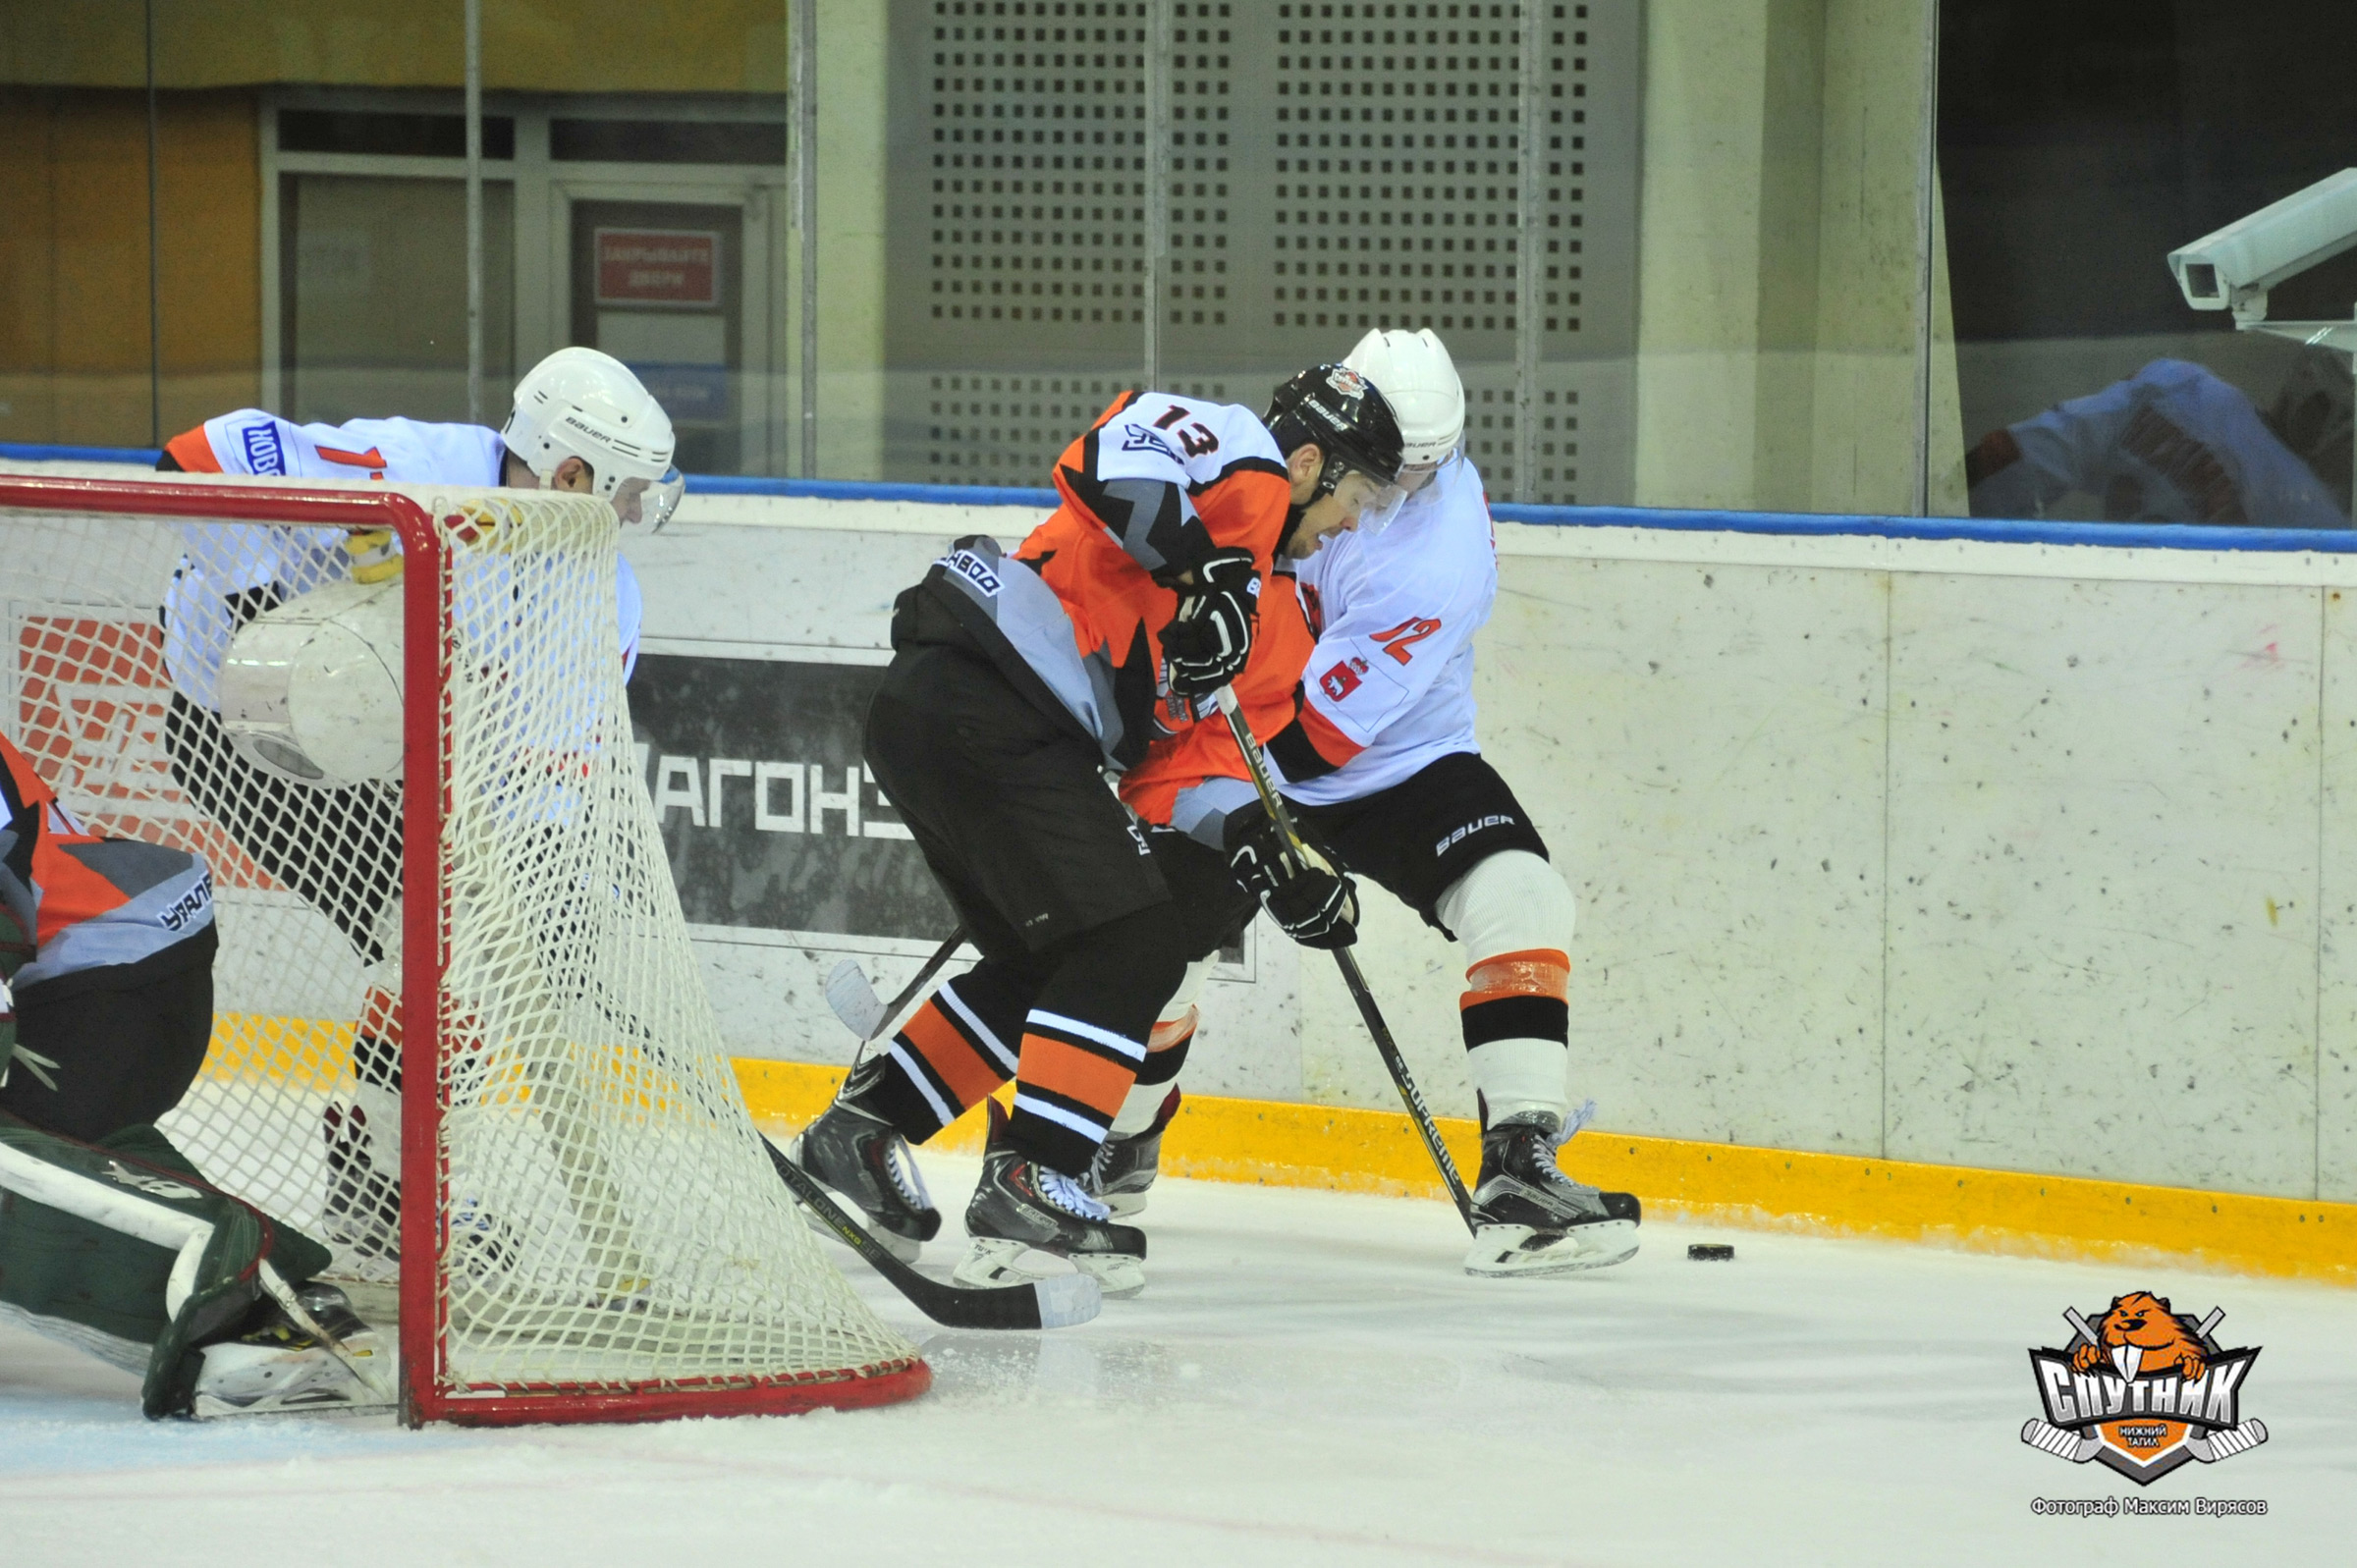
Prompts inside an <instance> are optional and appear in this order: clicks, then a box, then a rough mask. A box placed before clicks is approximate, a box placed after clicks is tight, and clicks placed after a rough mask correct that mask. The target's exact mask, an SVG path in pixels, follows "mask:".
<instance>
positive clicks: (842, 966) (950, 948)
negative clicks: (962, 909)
mask: <svg viewBox="0 0 2357 1568" xmlns="http://www.w3.org/2000/svg"><path fill="white" fill-rule="evenodd" d="M964 942H965V927H964V926H962V925H960V926H959V928H958V929H957V930H955V931H953V932H951V933H950V936H949V940H948V941H947V942H944V943H943V944H942V945H941V946H938V947H936V948H934V949H933V956H932V957H930V958H927V959H926V960H925V966H924V967H923V968H922V969H919V970H918V971H917V972H916V978H915V979H914V980H911V981H909V982H908V984H906V985H904V986H903V987H902V988H901V994H900V995H899V996H897V997H895V998H893V999H892V1001H891V1002H890V1004H889V1005H888V1004H886V1003H884V1002H880V1001H878V1000H876V988H875V987H874V985H872V984H871V983H870V982H869V981H868V978H867V971H866V970H864V969H862V968H860V967H859V960H858V959H856V958H846V959H844V960H843V962H841V963H839V964H837V965H836V966H835V967H834V968H832V969H830V970H828V971H827V1005H828V1006H829V1007H832V1008H833V1009H834V1010H835V1016H836V1017H837V1018H839V1019H841V1020H842V1021H843V1026H844V1027H845V1028H846V1029H849V1030H850V1032H851V1033H852V1034H855V1035H857V1036H858V1037H859V1044H861V1045H862V1046H864V1045H866V1044H867V1043H868V1042H869V1041H871V1040H873V1039H875V1038H876V1036H878V1035H880V1034H882V1033H883V1032H884V1031H885V1029H886V1027H887V1026H889V1025H890V1024H891V1022H892V1021H893V1020H894V1019H895V1018H898V1017H899V1016H900V1015H901V1009H902V1008H904V1007H905V1006H907V1005H908V1003H909V1002H910V1001H911V1000H914V998H915V997H916V995H917V993H918V992H920V991H923V990H924V989H925V987H926V986H927V985H929V984H931V983H932V980H933V977H934V976H935V975H937V974H940V973H941V968H942V965H944V964H946V963H948V962H949V961H950V959H951V957H952V956H953V955H954V954H955V953H956V952H957V951H958V949H959V946H963V945H964Z"/></svg>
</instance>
